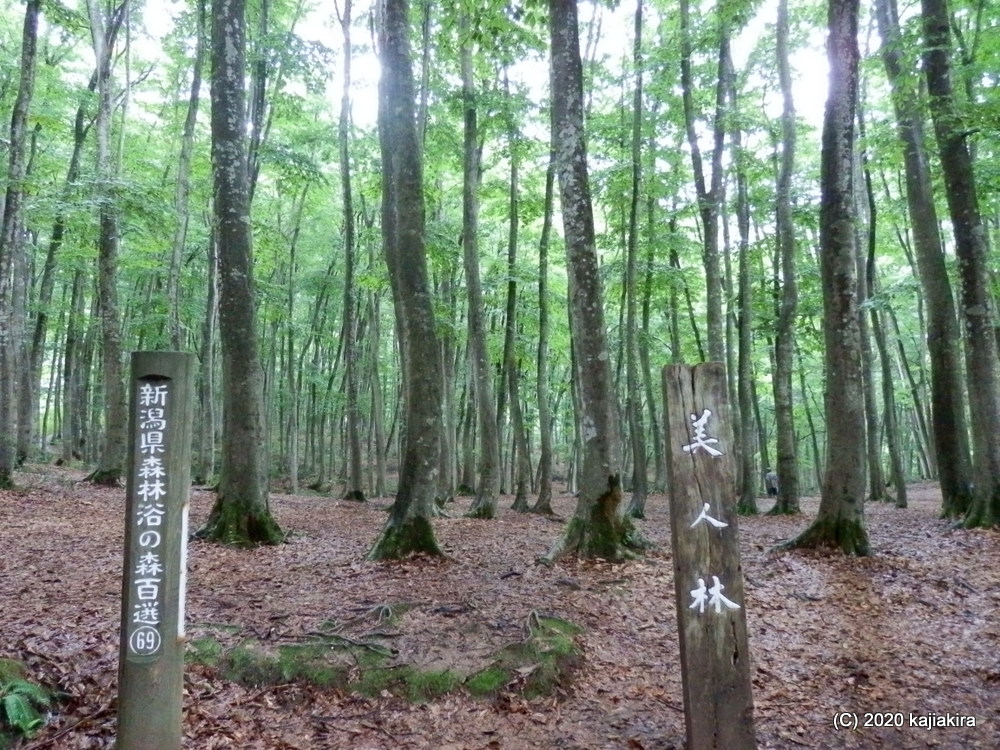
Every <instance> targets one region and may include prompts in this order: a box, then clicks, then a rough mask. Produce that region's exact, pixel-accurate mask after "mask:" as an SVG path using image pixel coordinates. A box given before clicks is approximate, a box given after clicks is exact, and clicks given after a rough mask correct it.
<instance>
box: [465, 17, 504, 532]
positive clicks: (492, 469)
mask: <svg viewBox="0 0 1000 750" xmlns="http://www.w3.org/2000/svg"><path fill="white" fill-rule="evenodd" d="M470 26H471V23H470V19H469V18H468V16H467V15H466V14H464V13H463V16H462V28H463V29H465V31H466V32H468V31H469V29H470ZM471 45H472V41H471V39H468V40H467V41H466V42H465V44H464V45H463V46H462V51H461V58H462V101H463V105H464V106H463V113H464V121H465V130H464V159H463V167H464V169H463V177H462V255H463V260H464V264H465V289H466V295H467V298H468V325H469V359H470V360H471V361H472V371H473V375H474V383H475V394H476V417H477V425H478V435H479V464H478V469H479V471H478V474H479V476H478V479H477V482H476V498H475V500H474V501H473V503H472V507H471V508H470V509H469V515H470V516H472V517H473V518H493V517H495V516H496V510H497V500H498V499H499V497H500V434H499V429H498V427H497V407H496V396H495V392H494V390H493V373H492V369H493V368H492V362H491V361H490V356H489V352H488V351H487V348H486V321H485V317H486V315H485V308H484V304H483V290H482V285H481V283H480V280H479V126H478V121H477V118H478V112H477V110H476V94H475V83H474V80H473V69H472V48H471Z"/></svg>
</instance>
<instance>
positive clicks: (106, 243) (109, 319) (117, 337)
mask: <svg viewBox="0 0 1000 750" xmlns="http://www.w3.org/2000/svg"><path fill="white" fill-rule="evenodd" d="M125 5H126V3H123V4H122V8H124V7H125ZM87 7H88V9H89V11H90V30H91V35H92V37H93V43H94V56H95V58H96V60H97V120H96V126H95V127H96V131H97V175H98V181H99V183H100V184H99V188H98V191H99V199H98V200H99V202H98V206H99V207H98V217H99V225H100V230H99V231H100V234H99V239H98V247H97V287H98V300H99V313H100V321H101V366H102V372H103V387H104V441H103V444H102V446H101V454H100V460H99V461H98V465H97V468H96V469H95V470H94V471H93V472H92V473H91V474H90V477H89V479H91V480H92V481H94V482H95V483H97V484H106V485H118V484H119V483H120V482H121V478H122V472H123V471H124V464H125V451H126V440H127V437H128V435H127V433H128V414H127V412H126V408H125V382H124V371H123V366H122V332H121V312H120V310H119V305H118V249H119V244H120V238H119V228H118V207H117V205H116V201H115V196H114V195H112V184H111V183H112V180H113V178H114V172H115V169H114V165H113V163H112V157H111V125H112V123H111V115H112V112H111V98H112V92H111V83H112V82H111V68H112V53H113V51H114V35H113V34H111V33H109V32H110V30H111V28H113V24H106V23H105V19H104V18H103V14H102V11H101V9H100V7H99V6H98V4H97V2H96V0H90V1H89V2H88V4H87Z"/></svg>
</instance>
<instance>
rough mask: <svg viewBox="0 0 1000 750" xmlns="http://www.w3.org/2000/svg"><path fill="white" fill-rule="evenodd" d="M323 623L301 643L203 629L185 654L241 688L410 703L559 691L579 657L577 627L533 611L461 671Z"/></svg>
mask: <svg viewBox="0 0 1000 750" xmlns="http://www.w3.org/2000/svg"><path fill="white" fill-rule="evenodd" d="M406 606H407V605H400V609H405V608H406ZM397 615H398V611H396V608H395V606H390V605H384V606H382V607H379V608H378V609H377V611H376V609H372V610H370V611H369V612H367V613H366V615H365V616H366V617H373V618H375V619H376V620H377V621H378V622H379V623H384V622H386V621H390V620H391V619H393V618H394V617H395V616H397ZM352 622H354V621H353V620H352ZM324 626H325V627H323V630H322V631H321V632H316V633H312V634H310V635H309V636H307V637H305V638H303V639H302V640H301V641H299V642H296V643H283V644H273V643H265V642H262V641H259V640H256V639H244V640H241V641H240V642H239V643H236V644H235V645H229V646H225V645H223V643H222V642H220V640H218V639H217V638H216V637H215V636H214V635H211V634H209V635H206V636H204V637H201V638H197V639H194V640H192V641H191V642H190V643H189V644H188V649H187V661H188V662H189V663H192V664H201V665H203V666H205V667H207V668H209V669H212V670H214V671H215V672H217V674H218V675H219V676H220V677H221V678H222V679H225V680H228V681H230V682H236V683H239V684H242V685H245V686H247V687H254V688H260V687H266V686H269V685H286V684H291V683H300V684H308V685H313V686H316V687H321V688H331V689H335V690H339V691H343V692H350V693H356V694H359V695H365V696H369V697H375V696H379V695H383V694H386V693H388V694H391V695H394V696H397V697H400V698H405V699H406V700H408V701H410V702H412V703H427V702H429V701H433V700H434V699H435V698H438V697H440V696H442V695H445V694H447V693H451V692H454V691H456V690H463V689H464V690H467V691H468V693H469V694H471V695H473V696H475V697H477V698H486V699H490V698H495V697H497V696H499V695H501V694H520V695H523V696H524V697H525V698H537V697H541V696H546V695H553V694H558V693H561V692H565V689H566V688H567V687H568V686H569V684H570V682H571V680H572V676H573V674H574V672H575V671H576V670H577V669H578V668H579V666H580V665H581V664H582V663H583V657H582V655H581V652H580V649H579V646H578V644H577V636H578V635H579V634H580V633H582V629H581V628H579V627H578V626H576V625H574V624H573V623H571V622H568V621H566V620H562V619H559V618H557V617H553V616H550V615H543V614H539V613H537V612H532V613H531V614H530V615H529V616H528V618H527V622H526V625H525V637H524V638H523V639H521V640H518V641H515V642H513V643H509V644H507V645H506V646H504V647H503V648H501V649H499V650H498V651H496V652H494V653H493V654H491V655H489V656H488V657H487V658H485V659H484V661H483V666H482V667H481V668H480V669H475V670H473V671H466V672H462V671H459V670H457V669H454V668H431V669H428V668H420V667H418V666H416V665H414V664H410V663H407V662H406V661H403V660H402V659H401V658H400V657H399V655H398V653H397V652H396V651H395V650H394V649H393V648H391V647H389V646H388V645H386V642H385V641H386V639H385V638H384V637H382V636H380V635H379V634H377V633H370V634H367V635H365V636H358V637H347V636H344V635H340V634H339V633H336V632H330V631H332V630H334V629H335V628H336V627H337V623H332V622H329V623H324Z"/></svg>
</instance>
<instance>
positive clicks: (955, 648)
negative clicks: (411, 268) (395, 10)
mask: <svg viewBox="0 0 1000 750" xmlns="http://www.w3.org/2000/svg"><path fill="white" fill-rule="evenodd" d="M81 477H82V474H80V473H73V472H72V471H69V470H64V469H53V468H50V467H31V468H30V469H29V470H27V471H24V472H21V473H19V474H18V475H17V481H18V483H19V486H20V489H18V490H16V491H11V492H0V539H2V540H3V554H2V556H0V632H2V633H3V639H2V641H0V658H10V659H15V660H19V661H21V662H23V664H24V665H25V666H26V667H27V673H28V676H29V677H30V678H31V679H32V680H34V681H36V682H38V683H40V684H43V685H45V686H47V687H49V688H52V689H53V690H54V691H56V692H57V693H58V694H59V696H58V699H57V702H56V704H55V707H54V709H53V711H54V713H53V715H52V717H51V719H50V721H49V723H48V725H47V726H46V727H45V728H43V729H42V730H41V731H40V732H39V733H38V734H37V735H36V736H35V737H34V738H32V739H30V740H25V741H22V742H21V743H20V744H19V745H17V747H20V748H30V749H31V750H41V749H42V748H52V749H53V750H82V749H83V748H111V747H113V743H114V733H115V710H116V682H117V661H118V653H117V651H118V621H119V616H120V615H119V607H120V581H121V565H122V563H121V556H122V540H123V533H124V531H123V530H124V520H123V514H124V492H123V491H122V490H109V489H101V488H95V487H94V486H92V485H89V484H82V483H80V482H79V479H80V478H81ZM212 499H213V496H212V495H211V493H209V492H207V491H204V490H201V489H195V490H194V492H193V495H192V524H191V526H192V528H197V526H198V524H199V523H202V522H204V520H205V519H206V518H207V515H208V512H209V510H210V508H211V502H212ZM909 499H910V507H909V508H906V509H897V508H895V507H892V506H891V505H889V504H873V503H869V504H868V506H867V508H866V512H867V520H868V527H869V535H870V538H871V543H872V548H873V553H874V554H873V555H872V556H871V557H868V558H860V559H858V558H853V559H851V558H844V557H842V556H840V555H839V554H821V553H805V552H795V553H788V552H782V553H775V552H772V551H771V548H772V547H773V546H774V545H775V544H776V543H777V542H779V541H781V540H783V539H786V538H789V537H791V536H793V535H794V534H796V533H797V532H798V531H800V530H801V529H802V528H804V526H805V525H806V524H807V522H808V521H809V520H810V519H811V518H812V517H813V516H814V514H815V512H816V508H817V505H818V501H817V500H816V499H815V498H807V499H805V500H804V502H803V508H804V511H805V512H804V513H803V515H802V516H800V517H767V516H757V517H745V518H741V519H740V525H741V544H742V553H743V566H744V573H745V580H746V602H745V605H746V610H747V621H748V628H749V637H750V649H751V656H752V665H753V666H752V668H753V686H754V702H755V718H756V726H757V737H758V746H759V747H761V748H799V747H808V748H817V747H823V748H852V749H853V748H858V749H861V748H865V749H867V748H893V749H902V750H916V749H917V748H949V749H951V748H954V749H955V750H958V749H959V748H961V749H962V750H965V749H966V748H994V747H1000V709H998V706H1000V662H998V659H997V653H998V652H1000V618H998V616H997V614H998V613H997V610H998V605H1000V534H998V533H997V532H996V531H982V530H971V531H967V530H961V529H953V528H951V526H950V525H949V523H948V522H946V521H943V520H941V519H939V518H938V510H939V507H940V493H939V492H938V490H937V488H936V486H934V485H932V484H922V485H915V486H913V487H911V489H910V494H909ZM470 502H471V498H459V499H458V500H457V501H456V502H455V503H453V504H450V505H449V506H448V507H447V511H448V513H449V514H450V517H447V518H441V519H439V520H437V521H436V522H435V529H436V532H437V535H438V540H439V542H440V543H441V545H442V548H443V549H444V550H445V551H446V552H447V554H448V555H449V556H450V557H449V559H447V560H444V561H441V560H427V559H410V560H407V561H405V562H400V563H371V562H365V561H364V557H365V553H366V552H367V551H368V548H369V547H370V545H371V544H372V542H373V540H374V539H375V538H376V536H377V534H378V531H379V529H380V527H381V525H382V524H383V523H384V521H385V517H386V509H387V508H388V506H389V503H390V500H389V499H387V498H377V499H374V500H373V501H371V502H368V503H365V504H359V503H356V502H345V501H340V500H334V499H331V498H330V497H326V496H320V495H310V496H305V495H297V496H292V495H282V494H274V495H272V498H271V505H272V509H273V512H274V514H275V516H276V518H277V520H278V521H279V523H280V524H281V526H282V528H284V529H286V530H289V531H290V532H291V535H290V537H289V540H288V543H287V544H284V545H281V546H278V547H270V548H260V549H256V550H252V551H240V550H234V549H227V548H223V547H218V546H213V545H209V544H206V543H203V542H192V544H191V547H190V551H189V553H190V556H189V575H188V596H187V636H188V639H189V652H190V657H191V658H190V659H189V663H188V666H187V667H186V671H185V696H184V710H185V716H184V738H185V739H184V747H185V748H191V749H197V750H215V749H216V748H234V749H235V748H239V749H240V750H318V749H321V748H351V749H352V750H388V749H391V748H434V749H435V750H481V749H482V750H485V749H487V748H510V749H513V750H517V749H519V748H568V749H575V750H597V749H598V748H609V749H611V748H631V749H633V750H654V749H657V750H666V749H667V748H678V749H679V748H681V747H683V745H684V713H683V699H682V695H681V674H680V666H679V661H678V658H679V657H678V643H677V632H676V615H675V605H674V601H673V590H674V587H673V580H672V566H671V553H670V546H669V539H670V530H669V523H668V517H669V513H668V508H667V505H666V504H667V499H666V497H665V496H663V495H653V496H651V497H650V499H649V502H648V503H647V516H646V519H645V520H643V521H640V522H638V525H639V527H640V529H641V531H642V532H643V533H644V534H645V535H646V536H647V537H649V538H650V539H651V540H652V541H653V542H655V543H656V544H657V545H658V547H657V548H656V549H654V550H652V551H651V552H650V553H649V554H647V555H646V556H645V557H644V558H642V559H639V560H637V561H633V562H628V563H625V564H610V563H605V562H600V561H598V562H574V561H561V562H559V563H557V564H556V565H554V566H552V567H547V566H543V565H539V564H537V563H536V559H537V558H538V556H540V555H542V554H544V552H545V551H546V550H547V549H549V548H550V547H551V545H552V543H553V542H554V541H555V540H556V539H557V538H558V535H559V534H560V533H561V531H562V524H561V523H560V521H559V520H558V519H557V520H553V519H549V518H546V517H541V516H536V515H530V514H518V513H514V512H513V511H510V510H508V509H507V506H509V505H510V502H511V498H507V497H505V498H504V499H503V503H502V505H503V510H502V511H501V513H500V515H499V517H498V518H497V519H495V520H477V519H470V518H464V517H462V514H463V512H464V511H465V510H467V508H468V506H469V504H470ZM573 503H574V499H573V498H572V497H571V496H569V495H566V494H563V495H559V496H557V497H556V498H555V499H554V503H553V504H554V507H555V509H556V512H557V513H559V514H560V515H561V517H562V518H566V517H568V516H569V515H570V514H571V512H572V509H573ZM761 506H762V510H767V502H766V501H761ZM546 628H547V629H546ZM540 633H542V634H545V633H547V635H543V636H540V635H539V634H540ZM543 637H545V638H550V639H551V640H548V641H546V640H539V639H540V638H543ZM324 638H325V639H326V640H325V641H324V640H323V639H324ZM532 639H534V641H533V642H534V644H535V646H536V647H537V648H536V650H535V651H527V652H526V651H522V650H520V649H521V645H523V644H525V643H528V642H529V641H532ZM305 643H308V644H312V645H313V646H315V645H316V644H326V645H329V646H331V648H332V647H334V646H337V645H338V644H339V646H343V647H346V646H351V647H352V648H351V649H346V650H345V649H340V650H341V651H342V652H344V653H348V654H351V655H352V656H351V659H353V664H351V663H348V665H347V667H346V670H347V672H346V674H347V675H348V679H347V682H336V681H335V680H332V679H331V680H325V679H319V678H308V676H304V675H303V674H302V673H295V672H289V671H285V672H282V671H281V669H280V668H278V669H277V672H275V670H274V669H272V670H271V671H270V672H268V673H262V674H260V675H258V676H257V678H256V679H255V678H254V674H256V673H251V674H250V677H249V679H241V678H240V677H241V675H240V674H238V670H237V671H235V672H234V671H233V669H231V667H232V666H233V658H234V657H233V655H234V654H235V653H236V650H237V649H239V648H243V649H244V650H247V649H250V650H251V651H253V650H255V651H256V652H259V653H262V654H266V655H274V654H279V653H285V652H287V650H288V648H289V647H291V646H295V645H302V644H305ZM359 644H361V645H359ZM365 644H369V645H372V646H373V647H372V648H369V645H365ZM376 646H377V648H375V647H376ZM557 648H562V649H564V651H565V653H566V654H571V657H569V656H568V657H567V659H566V660H564V661H560V662H558V666H559V669H557V670H556V671H554V672H553V673H552V674H551V675H550V676H551V678H552V679H551V680H549V682H548V683H546V684H545V685H543V686H542V687H541V688H540V689H539V690H536V691H531V690H528V689H526V687H527V685H528V683H529V681H530V679H532V677H533V676H534V675H537V674H538V673H539V670H540V669H541V668H542V666H543V665H542V658H543V655H544V654H546V653H551V652H554V651H555V650H556V649H557ZM283 649H284V651H283ZM359 650H360V652H367V651H369V650H373V651H377V652H378V653H380V654H381V655H382V661H380V662H379V668H383V669H392V670H406V671H407V672H408V673H409V674H419V675H429V674H435V675H449V677H447V678H444V677H442V681H441V682H440V684H438V683H434V684H433V685H425V686H424V687H425V688H426V690H424V691H423V692H421V691H420V690H416V691H414V689H413V685H412V683H407V685H408V687H406V689H398V688H399V684H400V683H399V682H398V681H397V682H396V683H393V681H392V680H387V681H386V682H384V683H371V682H368V683H365V684H364V685H362V684H361V682H360V680H361V679H362V678H364V677H365V674H366V673H365V664H366V663H368V662H365V661H364V659H362V658H361V657H359V656H358V654H359ZM513 653H517V654H520V655H521V656H522V657H523V658H522V660H521V661H520V662H515V661H511V662H507V664H508V666H509V668H510V669H509V671H508V672H506V673H503V676H502V677H500V678H499V679H498V680H495V681H494V682H493V683H492V689H486V690H480V691H476V690H474V689H473V688H474V686H475V684H480V683H474V682H473V680H472V677H473V676H474V675H477V674H479V675H483V674H484V673H485V672H484V670H487V669H489V668H493V667H497V665H498V664H499V663H500V662H501V661H502V657H503V658H506V656H509V655H510V654H513ZM525 654H527V656H524V655H525ZM227 659H228V660H229V661H226V660H227ZM268 663H270V662H268ZM257 666H259V665H257ZM271 666H272V667H273V666H274V664H273V663H271ZM324 674H325V673H324ZM267 675H270V677H268V676H267ZM242 677H244V678H245V677H247V674H246V672H244V673H243V674H242ZM352 677H353V678H355V679H354V682H351V678H352ZM422 679H423V678H422ZM421 684H423V683H421ZM845 712H846V713H849V714H853V715H856V716H857V718H858V720H859V722H860V723H861V724H864V722H865V718H866V715H867V716H868V718H869V721H870V723H875V724H879V725H884V724H890V725H892V726H871V727H864V726H860V727H859V728H858V729H857V730H856V731H848V730H843V729H837V728H836V727H835V717H837V716H839V715H843V714H844V713H845ZM928 716H930V717H931V722H932V723H933V719H934V717H935V716H937V717H949V716H951V717H954V716H962V717H975V724H976V726H975V727H968V726H966V727H950V728H949V727H932V728H927V726H926V723H927V721H928V719H927V717H928ZM915 721H916V725H915V726H914V725H913V724H914V722H915ZM900 723H901V724H902V725H903V726H895V724H900Z"/></svg>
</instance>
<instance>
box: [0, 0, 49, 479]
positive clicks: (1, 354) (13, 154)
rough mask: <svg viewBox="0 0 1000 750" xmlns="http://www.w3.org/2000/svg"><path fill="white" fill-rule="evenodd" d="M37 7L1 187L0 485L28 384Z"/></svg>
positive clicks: (35, 2)
mask: <svg viewBox="0 0 1000 750" xmlns="http://www.w3.org/2000/svg"><path fill="white" fill-rule="evenodd" d="M40 11H41V1H40V0H28V2H27V5H26V7H25V11H24V24H23V27H22V29H23V30H22V33H21V74H20V79H19V81H18V89H17V97H16V99H15V101H14V111H13V113H12V114H11V121H10V145H9V149H10V150H9V153H8V159H7V190H6V195H5V198H4V204H3V224H2V229H0V489H6V488H9V487H11V486H13V483H14V465H15V463H16V455H15V438H14V435H15V423H16V413H17V409H16V406H15V404H16V402H17V396H18V393H17V387H18V386H19V387H20V388H25V387H29V388H30V387H31V386H30V383H29V382H28V380H27V379H24V380H21V379H20V378H19V377H18V372H19V370H20V369H21V367H20V364H21V363H20V360H21V358H23V357H25V356H27V353H28V352H27V348H26V346H25V343H26V342H25V339H24V333H25V326H26V320H25V318H24V313H25V309H26V308H25V306H24V305H19V304H17V296H18V295H17V294H16V289H17V287H18V286H23V284H22V283H21V282H19V280H18V278H17V277H18V276H19V275H21V274H23V271H24V269H25V266H26V264H25V262H24V254H25V252H26V248H25V245H24V242H25V240H24V236H23V230H22V222H23V217H22V213H23V205H24V184H23V181H24V178H25V175H26V172H27V152H28V111H29V109H30V107H31V98H32V95H33V93H34V87H35V67H36V65H35V60H36V58H37V55H36V50H37V48H38V17H39V13H40ZM18 381H20V382H18Z"/></svg>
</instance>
